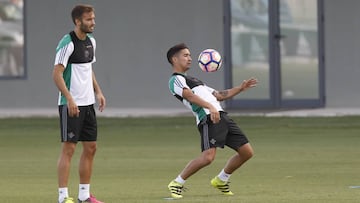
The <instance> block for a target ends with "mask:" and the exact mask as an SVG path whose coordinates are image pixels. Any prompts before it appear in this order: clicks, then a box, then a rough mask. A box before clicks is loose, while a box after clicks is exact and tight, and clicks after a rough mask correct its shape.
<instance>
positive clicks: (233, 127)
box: [167, 43, 258, 199]
mask: <svg viewBox="0 0 360 203" xmlns="http://www.w3.org/2000/svg"><path fill="white" fill-rule="evenodd" d="M167 59H168V61H169V63H170V64H171V66H172V69H173V74H172V76H171V78H170V80H169V88H170V91H171V93H172V94H173V95H174V96H175V97H176V98H177V99H179V100H180V102H182V103H183V104H184V105H185V106H186V107H187V108H189V109H190V110H191V111H192V112H193V114H194V115H195V117H196V123H197V127H198V130H199V132H200V136H201V150H202V153H201V154H200V156H199V157H197V158H195V159H193V160H192V161H190V162H189V163H188V164H187V165H186V166H185V168H184V169H183V170H182V172H181V173H180V174H179V175H178V176H177V177H176V178H175V179H174V180H172V181H171V182H170V183H169V185H168V188H169V190H170V193H171V197H172V198H175V199H179V198H182V197H183V196H182V192H183V189H184V183H185V181H186V180H187V179H188V178H189V177H190V176H192V175H193V174H195V173H196V172H197V171H199V170H200V169H201V168H203V167H205V166H207V165H209V164H210V163H211V162H212V161H213V160H214V159H215V154H216V148H217V147H221V148H223V147H224V146H225V145H226V146H228V147H230V148H232V149H233V150H235V152H236V153H235V155H233V156H232V157H231V158H230V159H229V160H228V161H227V163H226V165H225V167H224V168H223V169H222V170H221V171H220V173H219V174H218V175H217V176H215V177H214V178H213V179H212V180H211V181H210V183H211V185H212V186H213V187H215V188H217V189H218V190H220V192H221V193H222V194H224V195H233V193H232V192H231V191H230V188H229V178H230V176H231V174H232V173H233V172H234V171H235V170H236V169H238V168H239V167H240V166H241V165H243V164H244V163H245V162H246V161H247V160H249V159H250V158H251V157H252V156H253V149H252V147H251V145H250V144H249V142H248V139H247V138H246V136H245V135H244V133H243V132H242V131H241V130H240V128H239V127H238V126H237V124H236V123H235V122H234V121H233V120H232V119H231V118H229V117H228V115H227V113H226V112H225V111H224V110H223V108H222V107H221V105H220V101H223V100H226V99H229V98H231V97H233V96H235V95H237V94H239V93H240V92H243V91H245V90H247V89H249V88H252V87H255V86H256V84H257V82H258V81H257V79H255V78H250V79H248V80H244V81H243V82H242V83H241V85H239V86H236V87H233V88H231V89H227V90H223V91H217V90H214V89H213V88H211V87H209V86H206V85H205V84H204V83H203V82H202V81H200V80H199V79H197V78H194V77H191V76H189V75H186V72H187V71H188V70H189V69H190V66H191V55H190V50H189V48H188V47H187V46H186V45H185V44H184V43H181V44H177V45H175V46H173V47H171V48H170V49H169V50H168V52H167Z"/></svg>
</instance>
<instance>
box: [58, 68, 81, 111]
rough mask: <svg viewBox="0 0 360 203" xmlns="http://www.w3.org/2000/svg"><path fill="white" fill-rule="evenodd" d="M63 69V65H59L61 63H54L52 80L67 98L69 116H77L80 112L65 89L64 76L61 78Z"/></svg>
mask: <svg viewBox="0 0 360 203" xmlns="http://www.w3.org/2000/svg"><path fill="white" fill-rule="evenodd" d="M64 70H65V67H64V66H63V65H61V64H58V65H55V67H54V70H53V80H54V82H55V85H56V86H57V88H58V89H59V91H60V92H61V94H63V95H64V96H65V98H66V100H67V105H68V111H69V116H71V117H73V116H79V112H80V111H79V108H78V106H77V105H76V103H75V101H74V99H73V98H72V96H71V94H70V92H69V90H68V89H67V87H66V84H65V81H64V78H63V73H64Z"/></svg>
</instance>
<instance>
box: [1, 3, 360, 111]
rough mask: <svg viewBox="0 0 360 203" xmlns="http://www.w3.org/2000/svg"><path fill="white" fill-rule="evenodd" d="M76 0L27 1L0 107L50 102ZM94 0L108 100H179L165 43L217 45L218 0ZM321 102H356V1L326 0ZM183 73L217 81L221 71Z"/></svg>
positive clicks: (148, 104) (116, 103)
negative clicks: (13, 74)
mask: <svg viewBox="0 0 360 203" xmlns="http://www.w3.org/2000/svg"><path fill="white" fill-rule="evenodd" d="M79 2H80V1H75V0H72V1H70V0H69V1H56V0H47V1H41V0H32V1H31V2H30V1H29V2H27V5H26V59H27V60H26V64H27V71H28V77H27V79H25V80H0V92H1V94H2V96H1V99H0V108H42V107H45V108H56V100H57V89H56V88H55V85H54V84H53V81H52V78H51V73H52V68H53V61H54V54H55V47H56V45H57V43H58V40H59V39H60V38H61V37H62V36H63V35H64V34H65V33H67V32H69V31H70V30H72V29H73V25H72V22H71V18H70V11H71V9H72V7H73V6H74V5H75V4H76V3H79ZM87 2H88V3H90V4H93V5H95V8H96V23H97V25H96V30H95V33H94V35H95V37H96V39H97V43H98V49H97V60H98V62H97V63H96V64H95V72H96V74H97V78H98V81H99V83H100V84H101V86H102V88H103V91H104V93H105V95H106V96H107V100H108V105H109V107H113V108H136V107H140V108H173V107H176V108H177V107H179V108H182V104H180V102H177V101H176V100H175V99H174V98H173V97H172V96H171V95H170V93H169V90H168V87H167V83H168V77H169V75H170V74H171V69H170V65H169V64H168V63H167V61H166V57H165V54H166V51H167V49H168V48H169V47H170V46H172V45H173V44H175V43H178V42H185V43H187V44H188V45H189V46H190V48H191V49H192V54H193V59H194V60H196V57H197V54H198V53H199V52H200V50H202V49H204V48H208V47H212V48H216V49H218V50H219V51H221V52H222V51H223V17H222V16H223V10H222V1H218V0H196V1H193V0H183V1H175V0H152V1H140V0H121V1H117V0H108V1H95V0H94V1H87ZM324 4H325V8H324V9H325V66H326V67H325V72H326V106H327V107H360V102H359V101H360V90H359V86H360V82H359V77H360V68H359V65H360V57H359V55H360V54H359V53H360V39H359V38H360V23H359V21H358V19H359V18H360V13H359V12H358V11H359V9H360V1H357V0H343V1H338V0H325V1H324ZM190 74H193V75H196V76H199V77H200V78H202V79H204V81H206V82H208V83H209V84H210V85H211V86H213V87H215V88H217V89H222V88H223V87H224V77H223V76H224V73H223V71H220V72H217V73H212V74H206V73H201V72H200V71H199V69H198V68H197V66H196V65H195V64H194V67H193V70H192V71H190Z"/></svg>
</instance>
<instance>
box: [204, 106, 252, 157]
mask: <svg viewBox="0 0 360 203" xmlns="http://www.w3.org/2000/svg"><path fill="white" fill-rule="evenodd" d="M220 118H221V119H220V121H219V123H216V124H214V123H213V122H212V121H211V120H210V116H209V115H208V116H207V117H206V118H204V119H203V120H202V121H201V122H200V123H199V125H198V129H199V132H200V136H201V150H202V151H205V150H207V149H210V148H214V147H221V148H224V146H225V145H226V146H228V147H230V148H232V149H234V150H235V151H237V150H238V149H239V148H240V147H241V146H242V145H244V144H246V143H248V142H249V141H248V139H247V138H246V136H245V135H244V133H243V132H242V131H241V129H240V128H239V126H238V125H237V124H236V123H235V122H234V121H233V120H232V119H231V118H229V117H228V116H227V113H226V112H220Z"/></svg>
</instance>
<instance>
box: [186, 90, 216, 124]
mask: <svg viewBox="0 0 360 203" xmlns="http://www.w3.org/2000/svg"><path fill="white" fill-rule="evenodd" d="M182 97H183V98H184V99H186V100H187V101H189V102H190V103H192V104H196V105H198V106H201V107H204V108H207V109H209V111H210V118H211V120H212V122H213V123H218V122H219V120H220V113H219V112H218V110H217V109H216V108H215V107H214V106H213V105H211V104H210V103H209V102H207V101H205V100H203V99H201V98H200V97H199V96H197V95H195V94H194V93H193V92H192V91H191V90H190V89H188V88H184V90H183V94H182Z"/></svg>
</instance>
